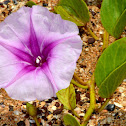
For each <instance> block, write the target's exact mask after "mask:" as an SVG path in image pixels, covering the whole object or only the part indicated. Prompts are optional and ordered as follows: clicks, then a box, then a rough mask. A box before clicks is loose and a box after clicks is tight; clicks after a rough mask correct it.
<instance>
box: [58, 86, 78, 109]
mask: <svg viewBox="0 0 126 126" xmlns="http://www.w3.org/2000/svg"><path fill="white" fill-rule="evenodd" d="M56 95H57V97H58V99H59V100H60V102H61V103H62V104H63V105H64V107H65V108H66V109H68V110H73V109H74V108H75V107H76V95H75V89H74V87H73V85H72V84H70V86H69V87H68V88H66V89H62V90H60V91H58V92H57V93H56Z"/></svg>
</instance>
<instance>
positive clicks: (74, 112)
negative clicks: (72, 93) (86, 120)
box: [71, 109, 80, 119]
mask: <svg viewBox="0 0 126 126" xmlns="http://www.w3.org/2000/svg"><path fill="white" fill-rule="evenodd" d="M71 111H72V113H73V114H74V115H75V116H76V117H77V118H78V119H80V116H79V115H78V114H77V113H76V112H75V111H74V109H73V110H71Z"/></svg>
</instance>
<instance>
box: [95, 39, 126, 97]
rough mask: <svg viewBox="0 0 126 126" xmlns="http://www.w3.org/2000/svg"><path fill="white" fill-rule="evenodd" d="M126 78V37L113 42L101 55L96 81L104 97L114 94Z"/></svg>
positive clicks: (96, 70)
mask: <svg viewBox="0 0 126 126" xmlns="http://www.w3.org/2000/svg"><path fill="white" fill-rule="evenodd" d="M125 78H126V37H125V38H122V39H119V40H117V41H115V42H114V43H112V44H111V45H110V46H109V47H108V48H107V49H105V51H104V52H103V54H102V55H101V56H100V58H99V60H98V63H97V65H96V69H95V81H96V84H97V86H98V87H99V94H100V96H101V97H103V98H109V97H111V96H112V94H113V93H114V91H115V90H116V88H117V87H118V86H119V85H120V84H121V82H122V81H123V79H125Z"/></svg>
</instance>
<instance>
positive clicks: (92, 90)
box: [82, 74, 96, 126]
mask: <svg viewBox="0 0 126 126" xmlns="http://www.w3.org/2000/svg"><path fill="white" fill-rule="evenodd" d="M95 104H96V100H95V81H94V74H93V76H92V78H91V80H90V107H89V108H88V110H87V112H86V114H85V116H84V122H83V124H82V126H86V125H87V123H88V121H89V119H90V116H91V114H92V113H93V111H94V109H95Z"/></svg>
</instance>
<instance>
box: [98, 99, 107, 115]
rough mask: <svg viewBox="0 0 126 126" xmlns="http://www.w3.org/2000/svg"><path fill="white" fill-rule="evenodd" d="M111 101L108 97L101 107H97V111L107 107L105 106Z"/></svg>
mask: <svg viewBox="0 0 126 126" xmlns="http://www.w3.org/2000/svg"><path fill="white" fill-rule="evenodd" d="M109 101H110V98H107V99H106V101H105V102H104V104H102V106H101V107H100V108H99V109H97V110H96V112H98V113H99V112H101V111H102V110H103V109H104V108H105V106H106V105H107V104H108V102H109Z"/></svg>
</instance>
